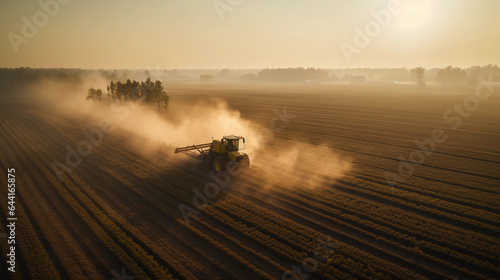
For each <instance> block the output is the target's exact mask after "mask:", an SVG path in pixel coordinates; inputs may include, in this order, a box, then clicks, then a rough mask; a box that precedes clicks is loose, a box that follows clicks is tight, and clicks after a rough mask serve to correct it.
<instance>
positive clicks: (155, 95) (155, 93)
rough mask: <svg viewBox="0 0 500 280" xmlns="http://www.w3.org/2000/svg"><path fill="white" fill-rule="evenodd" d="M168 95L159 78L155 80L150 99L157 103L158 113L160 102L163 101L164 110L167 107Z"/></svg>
mask: <svg viewBox="0 0 500 280" xmlns="http://www.w3.org/2000/svg"><path fill="white" fill-rule="evenodd" d="M169 99H170V97H169V96H168V95H167V93H166V92H165V91H164V90H163V85H162V83H161V81H160V80H156V81H155V83H154V86H153V90H152V100H153V101H154V102H156V103H157V104H158V114H159V113H160V104H161V103H164V105H163V108H164V109H165V111H166V110H167V109H168V101H169Z"/></svg>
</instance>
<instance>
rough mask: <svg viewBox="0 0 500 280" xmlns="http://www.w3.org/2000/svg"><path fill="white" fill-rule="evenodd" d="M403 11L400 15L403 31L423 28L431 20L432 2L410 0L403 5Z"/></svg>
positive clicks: (427, 0)
mask: <svg viewBox="0 0 500 280" xmlns="http://www.w3.org/2000/svg"><path fill="white" fill-rule="evenodd" d="M401 4H402V6H403V11H402V12H401V14H399V15H398V18H399V24H400V26H401V27H402V28H403V29H412V28H416V27H419V26H421V25H422V24H424V23H426V22H427V20H428V19H429V14H430V12H431V10H432V2H431V1H430V0H408V1H403V2H402V3H401Z"/></svg>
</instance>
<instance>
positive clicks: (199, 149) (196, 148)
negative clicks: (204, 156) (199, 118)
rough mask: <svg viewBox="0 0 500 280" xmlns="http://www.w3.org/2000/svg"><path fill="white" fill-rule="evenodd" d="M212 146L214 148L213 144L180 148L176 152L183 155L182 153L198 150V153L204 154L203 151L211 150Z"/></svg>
mask: <svg viewBox="0 0 500 280" xmlns="http://www.w3.org/2000/svg"><path fill="white" fill-rule="evenodd" d="M210 146H212V143H207V144H200V145H192V146H186V147H179V148H176V149H175V151H174V152H175V153H181V152H187V151H192V150H198V152H200V153H202V152H203V149H206V148H210Z"/></svg>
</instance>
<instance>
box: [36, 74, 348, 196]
mask: <svg viewBox="0 0 500 280" xmlns="http://www.w3.org/2000/svg"><path fill="white" fill-rule="evenodd" d="M96 85H97V88H106V82H105V81H104V80H103V81H100V83H99V82H98V83H96V81H94V82H93V83H92V85H90V84H80V85H73V84H61V83H53V82H50V81H44V82H42V83H40V84H37V86H36V87H34V88H35V90H34V91H33V92H34V93H35V95H36V98H35V100H38V102H39V104H41V105H43V107H44V108H46V109H48V110H50V112H51V114H59V115H60V116H61V117H63V118H66V119H73V120H76V121H77V123H79V125H80V126H82V128H85V129H92V128H98V127H99V122H101V121H103V120H106V121H108V122H110V123H112V125H113V127H114V128H115V130H114V131H118V132H113V134H114V133H117V134H119V135H120V137H122V138H123V140H126V141H127V143H128V144H130V147H129V148H131V149H134V150H135V151H140V152H146V153H148V154H154V153H158V152H160V151H164V150H163V149H164V148H165V146H166V147H170V148H173V147H178V146H187V145H194V144H203V143H210V142H211V141H212V137H213V139H220V138H221V137H222V136H223V135H228V134H234V135H238V136H240V135H241V136H244V137H245V138H246V139H247V141H246V147H245V150H244V151H243V152H245V153H247V154H248V155H249V157H250V161H251V166H252V167H251V170H252V172H254V173H255V174H257V176H258V177H259V180H261V184H262V185H263V186H268V187H269V186H273V185H283V184H285V185H287V186H296V187H307V188H315V187H318V186H324V185H326V184H331V183H333V182H334V181H335V179H338V178H340V177H342V176H343V175H344V174H345V173H346V172H348V171H349V170H350V169H351V165H350V163H349V161H348V160H346V159H342V158H340V157H339V156H338V155H337V154H336V153H335V152H334V151H333V150H332V149H330V148H329V147H326V146H322V145H311V144H307V143H300V142H294V143H293V144H291V145H287V146H286V147H276V146H275V145H273V141H274V140H271V142H269V138H268V136H269V135H268V131H269V129H267V128H265V127H263V126H261V125H259V124H257V123H255V122H253V121H251V120H248V119H245V118H243V117H242V116H241V113H240V112H239V111H238V110H235V109H233V108H230V106H229V105H228V104H227V103H226V101H224V100H223V99H218V98H211V99H207V100H204V101H197V102H194V103H193V104H184V103H183V104H178V103H175V102H170V106H169V109H168V113H167V114H164V113H163V114H161V115H159V114H158V113H157V104H152V105H144V104H141V103H138V102H135V103H134V102H120V101H116V102H112V101H110V100H108V98H107V96H106V92H103V96H102V100H101V101H100V102H95V104H94V103H93V102H92V101H86V100H85V96H86V92H87V89H88V88H89V87H96ZM275 140H276V139H275ZM104 141H106V140H104ZM167 152H168V154H167V156H168V157H172V158H173V157H175V160H176V161H183V160H187V159H188V157H186V156H184V155H174V154H173V152H172V150H167Z"/></svg>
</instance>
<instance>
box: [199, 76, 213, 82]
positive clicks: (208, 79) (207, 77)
mask: <svg viewBox="0 0 500 280" xmlns="http://www.w3.org/2000/svg"><path fill="white" fill-rule="evenodd" d="M200 79H201V80H202V81H211V80H212V75H208V74H207V75H200Z"/></svg>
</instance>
